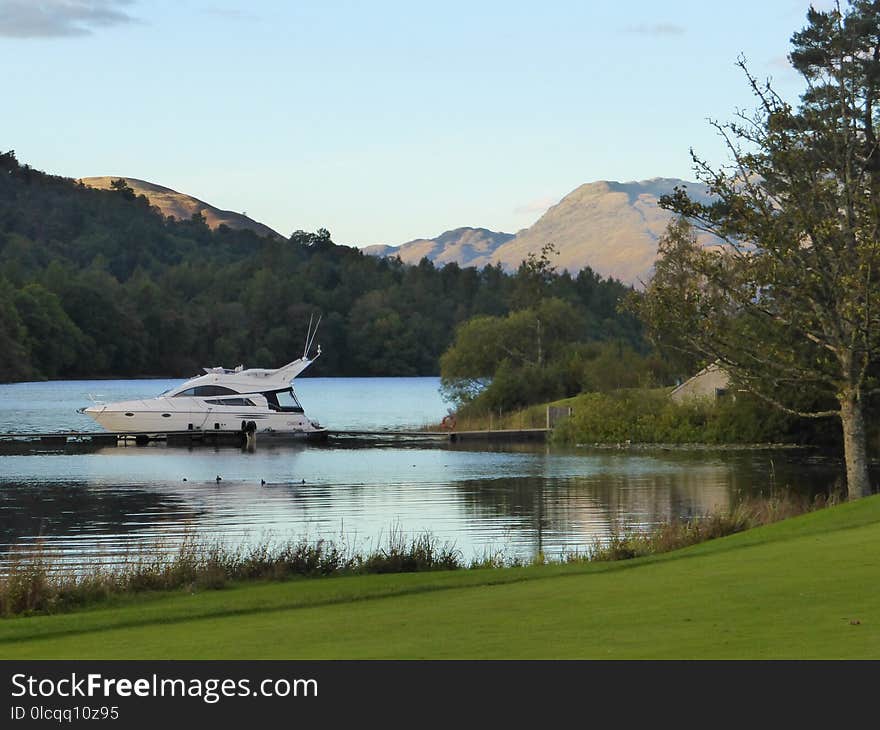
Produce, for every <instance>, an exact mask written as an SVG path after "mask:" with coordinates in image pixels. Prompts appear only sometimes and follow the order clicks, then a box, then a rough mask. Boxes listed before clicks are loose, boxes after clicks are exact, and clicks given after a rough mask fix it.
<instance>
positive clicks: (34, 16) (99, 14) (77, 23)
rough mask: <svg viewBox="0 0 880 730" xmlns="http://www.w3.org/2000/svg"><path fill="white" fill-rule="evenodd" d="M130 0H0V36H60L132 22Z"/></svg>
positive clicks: (86, 33) (87, 32) (85, 32)
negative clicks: (129, 7)
mask: <svg viewBox="0 0 880 730" xmlns="http://www.w3.org/2000/svg"><path fill="white" fill-rule="evenodd" d="M132 2H133V0H0V36H6V37H7V38H59V37H61V38H63V37H71V36H84V35H91V34H92V33H94V32H95V30H99V29H102V28H109V27H112V26H115V25H124V24H127V23H135V22H137V19H136V18H134V17H132V16H131V15H129V14H128V12H127V8H128V6H130V5H131V4H132Z"/></svg>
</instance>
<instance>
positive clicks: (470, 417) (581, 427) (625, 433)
mask: <svg viewBox="0 0 880 730" xmlns="http://www.w3.org/2000/svg"><path fill="white" fill-rule="evenodd" d="M671 390H672V388H625V389H619V390H611V391H606V392H586V393H581V394H579V395H576V396H573V397H571V398H563V399H560V400H554V401H550V402H546V403H540V404H535V405H531V406H526V407H523V408H519V409H514V410H510V411H507V412H504V411H501V412H497V411H496V412H492V411H487V410H478V411H477V410H475V409H474V408H473V407H472V406H469V405H465V406H464V407H462V408H459V409H458V411H457V412H456V413H455V428H454V430H456V431H478V430H508V429H511V430H516V429H529V428H546V427H547V408H548V407H550V406H553V407H556V408H570V409H571V413H572V415H571V416H570V417H568V418H563V419H562V420H560V421H558V422H557V423H556V424H555V426H554V428H553V431H552V433H551V435H550V443H552V444H554V445H557V446H579V447H597V448H623V447H627V448H682V447H687V448H694V449H697V448H791V449H794V448H810V447H817V446H821V447H823V448H824V449H825V450H827V451H829V452H832V453H834V452H835V451H837V450H839V446H840V444H839V440H840V439H839V438H837V436H836V434H834V433H829V431H833V429H826V428H822V426H821V425H818V426H817V424H815V423H813V422H811V421H809V420H808V419H801V418H797V417H796V416H790V415H788V414H785V413H783V412H781V411H775V410H769V409H768V408H767V407H766V406H765V405H763V404H762V403H760V402H758V401H757V400H756V399H755V398H753V397H751V396H749V395H748V394H745V393H742V394H739V395H738V396H737V397H736V398H730V399H726V400H724V401H721V402H718V403H715V402H712V401H709V400H698V399H695V400H692V401H686V402H684V403H679V402H675V401H672V400H671V399H670V398H669V393H670V392H671ZM422 430H426V431H432V430H437V431H439V430H449V429H448V428H444V426H443V424H442V423H435V424H427V425H425V426H423V427H422Z"/></svg>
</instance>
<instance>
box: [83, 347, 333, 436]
mask: <svg viewBox="0 0 880 730" xmlns="http://www.w3.org/2000/svg"><path fill="white" fill-rule="evenodd" d="M313 338H314V335H312V339H313ZM310 346H311V340H308V339H307V342H306V347H305V350H304V351H303V356H302V357H301V358H299V359H297V360H294V361H293V362H289V363H287V365H284V366H282V367H280V368H277V369H275V370H268V369H263V368H249V369H245V368H244V367H243V366H241V365H239V366H238V367H237V368H235V369H232V370H230V369H227V368H222V367H212V368H205V369H204V374H203V375H197V376H196V377H194V378H191V379H190V380H187V381H186V382H185V383H181V384H180V385H179V386H177V387H176V388H172V389H170V390H167V391H165V392H164V393H162V394H161V395H159V396H157V397H156V398H149V399H145V400H131V401H121V402H119V403H106V404H104V403H95V404H94V405H92V406H89V407H88V408H83V409H81V411H82V412H83V413H85V414H87V415H89V416H91V417H92V418H93V419H95V421H97V422H98V423H99V424H100V425H101V426H103V427H104V428H106V429H107V430H108V431H117V432H129V433H145V434H151V433H168V432H169V431H208V430H215V431H237V430H242V431H252V432H256V433H265V432H270V433H277V434H279V435H280V434H284V435H288V436H291V435H292V436H303V437H307V438H308V437H311V438H314V437H319V436H321V435H324V434H326V429H324V428H322V427H321V425H320V424H318V423H317V422H316V421H311V420H309V419H308V418H307V417H306V415H305V412H304V411H303V408H302V406H301V405H300V403H299V400H298V399H297V397H296V392H295V391H294V389H293V385H292V381H293V379H294V378H295V377H296V376H297V375H299V374H300V373H301V372H302V371H303V370H305V369H306V368H307V367H308V366H309V365H311V364H312V363H313V362H314V361H315V360H316V359H317V358H318V357H319V356H320V354H321V346H320V345H318V348H317V353H316V355H315V357H313V358H310V357H309V356H308V352H309V349H310Z"/></svg>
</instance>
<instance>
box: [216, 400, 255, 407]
mask: <svg viewBox="0 0 880 730" xmlns="http://www.w3.org/2000/svg"><path fill="white" fill-rule="evenodd" d="M205 403H208V404H210V405H212V406H254V405H256V403H254V402H253V401H252V400H251V399H250V398H224V399H223V400H206V401H205Z"/></svg>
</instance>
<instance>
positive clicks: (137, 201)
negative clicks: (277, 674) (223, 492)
mask: <svg viewBox="0 0 880 730" xmlns="http://www.w3.org/2000/svg"><path fill="white" fill-rule="evenodd" d="M127 190H130V188H129V186H128V185H127V184H126V183H125V181H124V180H122V181H114V184H113V186H112V189H111V190H93V189H91V188H87V187H84V186H83V185H81V184H79V183H76V182H74V181H73V180H70V179H67V178H62V177H56V176H52V175H47V174H45V173H42V172H39V171H37V170H34V169H32V168H31V167H29V166H28V165H24V164H20V163H19V162H18V160H17V159H16V158H15V155H14V153H12V152H7V153H3V154H0V272H2V274H0V379H2V380H20V379H24V378H46V377H52V378H55V377H82V376H87V377H96V376H97V377H100V376H125V375H175V376H183V375H189V374H191V373H192V372H194V371H196V370H197V368H199V367H201V366H205V365H217V364H226V365H235V364H238V363H246V364H250V365H254V366H265V367H272V366H277V365H280V364H282V363H284V362H287V361H289V360H291V359H293V358H295V357H296V356H297V355H298V353H299V352H301V351H302V347H303V343H304V338H305V334H306V327H307V324H308V321H309V317H310V315H312V314H318V313H320V314H322V315H323V320H322V324H321V329H320V332H319V335H318V341H319V342H320V343H321V344H322V346H323V352H324V354H323V356H322V358H321V360H320V361H319V363H318V367H316V368H315V369H314V370H312V371H310V373H313V374H318V375H433V374H437V373H438V371H439V358H440V355H441V353H442V352H443V351H444V350H445V349H446V348H447V347H448V346H449V345H450V343H451V342H452V339H453V336H454V332H455V328H456V326H458V325H459V324H461V323H462V322H465V321H467V320H468V319H470V318H471V317H479V316H496V317H497V316H501V317H503V316H506V315H507V314H508V313H510V312H511V311H513V309H516V308H517V307H518V306H519V304H518V302H519V299H520V295H519V294H518V292H519V291H520V289H521V288H522V285H523V282H524V281H525V279H526V278H528V277H529V276H530V274H526V273H522V274H520V273H515V274H513V275H509V274H506V273H505V272H504V271H502V270H501V269H500V268H499V267H486V268H484V269H483V270H481V271H478V270H476V269H474V268H461V267H459V266H457V265H455V264H450V265H447V266H445V267H443V268H437V267H435V266H434V265H433V264H432V263H431V262H430V261H428V260H423V261H422V262H421V263H420V264H418V265H417V266H405V265H403V264H402V263H401V262H400V261H399V260H398V259H393V258H392V259H382V258H374V257H371V256H366V255H364V254H363V253H361V252H360V251H359V250H357V249H353V248H349V247H347V246H338V245H336V244H335V243H333V240H332V238H331V235H330V233H329V232H328V231H327V230H326V229H319V230H318V231H316V232H315V233H309V232H305V231H295V232H294V233H293V234H291V236H290V238H288V239H280V238H272V237H260V236H258V235H257V234H255V233H253V232H252V231H246V230H234V229H231V228H229V227H221V228H219V229H218V230H216V231H212V230H211V229H210V228H209V227H208V226H207V225H206V223H205V221H204V217H203V216H202V215H197V216H195V217H194V218H192V219H190V220H182V221H181V220H173V219H167V218H165V217H164V216H162V215H161V214H160V213H159V211H158V210H157V209H156V208H153V207H151V206H150V203H149V201H148V200H147V198H145V197H144V196H135V195H129V194H128V193H127V192H126V191H127ZM530 280H531V279H530ZM542 282H543V283H542V285H541V286H542V287H543V288H542V290H541V296H546V297H555V298H557V299H560V300H562V301H564V302H567V303H568V305H569V306H570V307H572V308H573V309H574V310H575V311H576V312H577V316H578V317H579V318H580V319H581V320H583V321H584V322H586V323H587V324H586V325H585V326H586V327H588V328H590V331H592V332H595V333H596V334H597V336H606V335H607V336H611V335H614V336H617V337H622V338H624V339H626V340H628V341H631V342H633V343H638V342H640V338H641V330H640V325H639V324H638V323H637V321H636V320H635V318H634V317H632V316H631V315H624V314H620V313H618V312H617V303H618V302H619V301H620V299H621V298H622V297H623V296H624V295H625V294H626V292H627V291H628V290H627V288H626V287H624V286H623V285H622V284H620V283H619V282H617V281H613V280H604V279H602V278H600V277H599V276H597V275H596V274H595V273H594V272H592V271H589V270H585V271H582V272H580V273H578V274H577V276H575V277H572V276H571V275H569V274H568V273H565V272H563V273H562V274H558V273H556V272H555V271H553V272H547V275H546V276H544V277H543V278H542Z"/></svg>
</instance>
